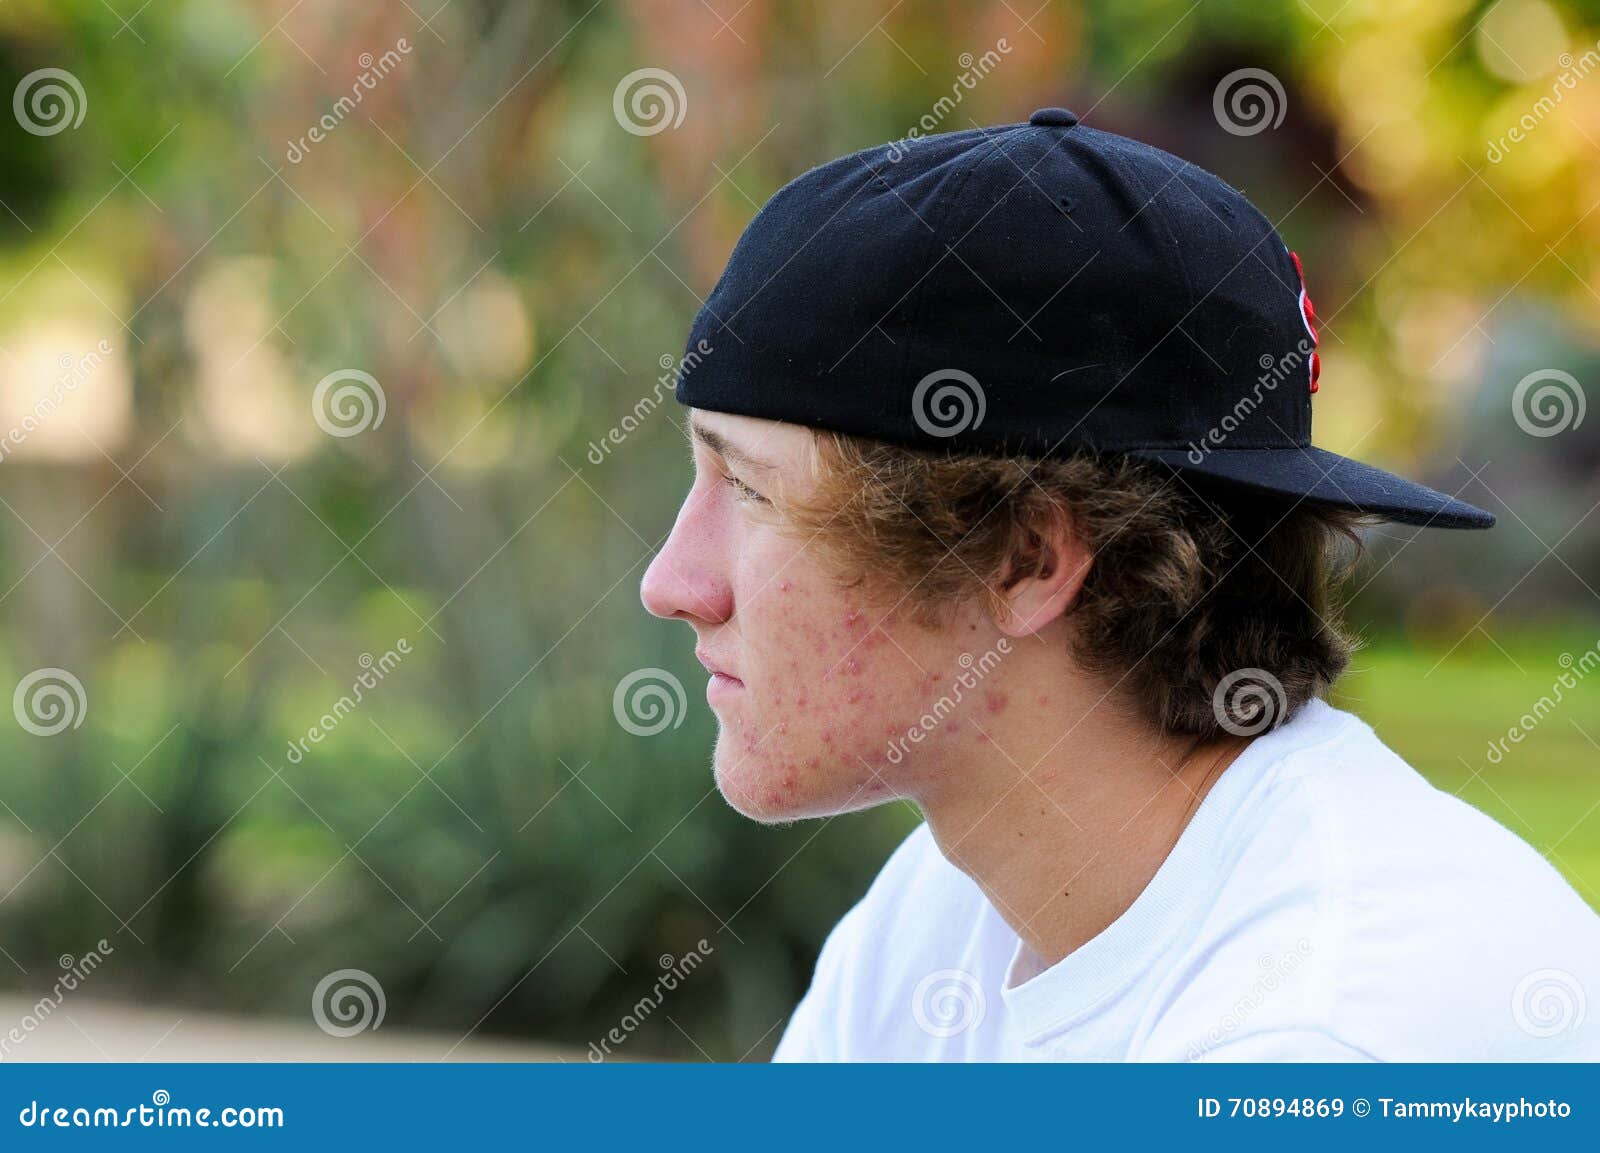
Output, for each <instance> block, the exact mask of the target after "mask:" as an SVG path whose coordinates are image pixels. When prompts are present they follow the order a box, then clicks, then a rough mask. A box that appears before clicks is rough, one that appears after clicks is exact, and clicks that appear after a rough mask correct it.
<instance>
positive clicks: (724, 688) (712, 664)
mask: <svg viewBox="0 0 1600 1153" xmlns="http://www.w3.org/2000/svg"><path fill="white" fill-rule="evenodd" d="M694 655H695V656H696V657H697V658H699V660H700V663H701V664H702V665H704V666H705V669H706V672H708V673H710V674H711V679H710V680H709V681H707V682H706V703H707V704H709V705H710V706H711V707H712V708H716V707H717V705H719V704H724V703H727V702H728V701H730V700H731V699H732V698H733V697H736V696H737V695H739V694H740V693H742V692H744V682H743V681H741V680H740V679H739V678H738V677H736V676H734V675H733V674H732V673H730V672H728V671H727V670H725V669H724V668H723V667H722V665H721V664H720V663H719V662H718V660H717V659H716V658H715V657H713V656H711V655H710V654H709V653H707V652H705V651H703V650H701V649H695V651H694Z"/></svg>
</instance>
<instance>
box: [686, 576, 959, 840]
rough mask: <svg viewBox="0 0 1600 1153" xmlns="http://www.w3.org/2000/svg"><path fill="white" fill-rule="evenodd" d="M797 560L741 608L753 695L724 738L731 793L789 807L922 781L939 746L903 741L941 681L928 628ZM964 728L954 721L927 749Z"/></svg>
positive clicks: (771, 809)
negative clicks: (928, 661) (921, 645)
mask: <svg viewBox="0 0 1600 1153" xmlns="http://www.w3.org/2000/svg"><path fill="white" fill-rule="evenodd" d="M795 567H796V565H795V563H794V562H791V563H790V565H789V566H788V568H787V569H785V570H784V572H781V573H780V574H779V575H777V576H775V577H773V578H771V579H770V580H769V581H768V583H767V584H766V585H765V586H764V587H762V588H761V589H760V590H759V592H758V593H756V594H754V595H752V596H751V597H750V599H749V601H748V602H746V604H745V606H744V610H745V611H740V612H739V613H738V614H737V616H738V617H739V618H742V619H741V620H740V621H739V627H740V637H741V641H740V644H741V650H742V652H743V655H744V658H745V668H746V674H747V675H746V687H747V691H748V693H749V696H748V698H747V699H746V701H745V702H743V704H744V707H742V708H741V709H739V710H737V713H736V715H732V716H729V717H727V718H725V723H724V725H723V731H722V737H721V739H720V740H719V744H718V754H717V769H718V779H719V782H720V783H721V784H722V786H723V792H724V794H725V795H727V796H728V799H729V800H730V801H732V802H733V803H734V805H735V807H736V808H739V809H740V810H741V811H743V812H746V813H747V814H748V815H752V816H757V817H758V818H764V819H790V818H793V817H797V816H807V815H820V814H823V813H828V812H838V811H841V810H843V809H848V808H853V807H859V806H861V805H865V804H869V803H872V802H875V801H879V800H883V799H886V798H887V797H888V796H890V795H898V794H904V793H907V792H914V791H916V788H915V786H916V783H917V781H916V779H915V774H919V773H922V772H926V771H927V770H928V768H929V763H930V761H931V760H932V758H929V757H927V756H925V755H919V756H917V757H905V756H904V755H903V753H902V754H901V755H899V756H897V755H896V752H895V744H896V741H897V739H898V738H902V737H903V736H904V734H905V733H906V731H907V729H908V728H909V727H911V726H913V725H915V723H916V720H917V718H918V717H919V716H920V715H921V714H922V712H923V710H924V708H925V707H926V704H927V702H928V701H930V700H932V699H933V698H934V697H936V696H937V695H938V686H939V685H940V684H942V683H943V678H942V677H941V674H940V673H938V672H926V673H925V672H923V671H922V670H921V669H920V668H919V667H918V665H919V664H921V663H922V658H914V654H915V653H916V652H917V647H916V646H917V645H918V642H919V641H924V640H925V637H924V636H922V635H918V634H916V633H915V631H914V630H913V629H912V627H911V626H909V625H907V624H906V623H905V622H904V621H899V620H896V619H893V618H892V617H890V618H889V619H886V618H885V611H884V609H883V608H881V607H871V606H868V605H866V604H864V603H862V600H861V598H860V596H859V594H856V595H852V594H851V593H850V591H849V590H837V589H834V588H832V587H830V586H829V585H828V583H827V582H826V581H825V580H822V579H819V578H818V577H816V576H815V575H800V574H798V573H795V575H788V574H789V573H791V572H793V571H794V569H795ZM961 731H962V725H961V724H960V722H959V721H958V720H956V719H954V718H951V719H950V720H948V721H946V722H945V724H944V725H942V726H941V729H940V731H939V732H938V733H936V734H935V735H934V740H930V741H929V746H928V751H930V752H931V751H932V749H933V748H934V747H935V744H934V741H935V740H937V741H938V742H944V741H948V740H950V739H952V738H954V737H956V736H957V735H958V734H959V733H960V732H961Z"/></svg>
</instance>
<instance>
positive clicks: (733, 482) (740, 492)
mask: <svg viewBox="0 0 1600 1153" xmlns="http://www.w3.org/2000/svg"><path fill="white" fill-rule="evenodd" d="M722 479H723V480H724V481H726V482H727V483H728V485H729V486H730V487H731V488H732V489H733V491H734V493H735V495H736V496H737V498H738V499H739V500H748V501H752V502H754V503H756V504H766V503H767V498H766V497H764V496H762V495H761V494H760V493H759V492H757V491H756V490H755V489H753V488H751V487H750V486H749V485H747V484H745V482H744V481H742V480H740V479H739V478H738V477H736V476H733V475H731V474H728V475H724V476H723V478H722Z"/></svg>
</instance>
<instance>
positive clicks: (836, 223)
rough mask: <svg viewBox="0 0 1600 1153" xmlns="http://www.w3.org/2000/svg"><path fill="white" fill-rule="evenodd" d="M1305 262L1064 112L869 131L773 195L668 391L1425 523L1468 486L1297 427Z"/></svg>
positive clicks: (1453, 515)
mask: <svg viewBox="0 0 1600 1153" xmlns="http://www.w3.org/2000/svg"><path fill="white" fill-rule="evenodd" d="M1316 344H1317V335H1316V317H1315V312H1314V309H1313V307H1312V305H1311V301H1310V297H1309V296H1308V295H1307V293H1306V290H1305V281H1304V277H1303V275H1302V269H1301V264H1300V260H1299V258H1298V257H1297V256H1296V255H1295V254H1294V253H1292V252H1290V250H1289V249H1288V248H1287V246H1286V245H1285V244H1284V242H1283V241H1282V239H1281V238H1280V237H1279V236H1278V233H1277V231H1276V230H1275V229H1274V228H1273V226H1272V225H1271V223H1269V222H1268V221H1267V219H1266V217H1264V216H1262V214H1261V213H1260V212H1258V211H1257V210H1256V209H1255V207H1254V206H1252V205H1251V204H1250V202H1249V201H1248V200H1246V199H1245V198H1244V195H1243V194H1242V193H1240V192H1239V191H1238V190H1237V189H1235V188H1232V187H1231V186H1229V185H1228V184H1227V183H1225V182H1224V181H1222V180H1220V179H1218V178H1217V177H1216V176H1213V175H1212V174H1211V173H1209V172H1206V171H1204V170H1203V169H1200V168H1197V167H1195V166H1194V165H1193V164H1190V163H1189V162H1187V161H1185V160H1182V159H1180V158H1178V157H1176V156H1173V155H1172V154H1170V153H1167V152H1163V151H1161V150H1160V149H1158V148H1153V147H1151V146H1150V145H1148V144H1143V143H1140V142H1139V141H1137V140H1130V139H1128V138H1127V137H1124V136H1118V135H1115V134H1113V133H1110V132H1102V131H1100V130H1098V129H1094V128H1089V127H1086V126H1085V125H1082V124H1079V123H1078V118H1077V117H1076V116H1075V115H1074V114H1073V113H1072V112H1070V111H1067V110H1066V109H1062V108H1046V109H1042V110H1040V111H1038V112H1035V113H1034V114H1033V116H1032V117H1031V118H1030V119H1029V120H1028V122H1027V123H1026V124H1008V125H1002V126H999V127H993V128H978V129H971V130H966V131H960V132H951V133H945V134H941V135H937V136H927V137H918V138H913V139H907V140H901V141H896V142H892V143H889V144H880V145H877V146H875V147H872V148H867V149H864V150H862V151H859V152H855V153H852V154H850V155H848V156H842V157H840V158H838V159H836V160H832V161H830V162H828V163H826V164H823V165H821V166H819V167H817V168H813V169H811V170H810V171H809V172H806V173H804V174H802V175H801V176H799V177H797V178H796V179H794V180H792V181H790V182H789V183H788V184H786V185H785V186H784V187H783V188H781V189H779V190H778V192H777V193H775V194H774V195H773V196H772V198H771V199H770V200H769V201H768V202H767V204H766V205H765V206H764V207H763V208H762V209H761V211H760V212H759V213H758V214H757V215H756V217H755V219H754V220H752V221H751V223H750V225H749V226H748V227H747V228H746V229H745V232H744V234H743V236H741V237H740V239H739V242H738V244H737V245H736V246H735V248H734V251H733V255H732V256H731V257H730V258H729V261H728V265H727V267H726V269H725V270H724V271H723V273H722V276H721V278H720V279H719V280H718V281H717V284H716V286H715V288H714V289H713V290H712V293H711V295H710V297H709V298H707V300H706V302H705V305H704V307H702V308H701V309H700V311H699V314H698V315H697V316H696V317H695V320H694V324H693V326H692V327H691V330H690V334H689V341H688V351H687V353H686V355H685V357H684V361H683V363H682V365H681V366H680V370H679V376H678V381H677V386H676V397H677V399H678V401H679V402H680V403H682V404H684V405H687V406H690V407H694V408H701V409H708V410H712V411H718V412H727V413H737V414H741V415H745V416H756V417H764V418H767V419H769V420H781V421H789V422H793V423H797V424H802V425H807V426H810V427H813V428H818V429H831V430H834V431H838V432H843V433H850V434H854V435H858V436H863V437H870V438H875V439H878V440H884V441H889V442H893V443H897V444H903V445H907V446H910V447H914V448H920V449H930V450H941V451H946V452H955V453H980V454H986V455H1021V456H1037V457H1048V456H1059V455H1065V454H1067V453H1071V452H1075V451H1078V450H1081V449H1089V450H1092V451H1095V452H1098V453H1107V454H1118V453H1125V454H1129V455H1132V456H1135V457H1139V458H1142V459H1145V460H1150V461H1154V462H1159V463H1161V464H1164V465H1167V466H1169V467H1171V468H1173V469H1175V470H1178V471H1179V472H1180V473H1183V474H1189V475H1200V476H1205V477H1209V478H1213V479H1215V480H1217V481H1219V482H1222V483H1224V484H1226V485H1230V486H1239V487H1242V488H1244V489H1245V490H1248V491H1253V492H1259V493H1267V494H1276V495H1278V496H1285V497H1293V498H1299V499H1304V500H1308V501H1312V502H1316V503H1320V504H1324V505H1332V506H1337V507H1340V508H1347V509H1354V510H1358V511H1361V512H1365V513H1370V514H1373V515H1374V516H1377V517H1380V518H1382V519H1385V520H1391V521H1398V522H1402V523H1406V524H1414V525H1425V526H1432V527H1435V528H1488V527H1490V526H1491V525H1493V524H1494V517H1493V516H1492V515H1491V514H1489V513H1487V512H1485V511H1483V510H1482V509H1479V508H1476V507H1474V506H1472V505H1470V504H1467V503H1465V502H1463V501H1460V500H1457V499H1455V498H1454V497H1451V496H1448V495H1446V494H1444V493H1441V492H1437V491H1435V490H1433V489H1431V488H1427V487H1425V486H1423V485H1420V484H1417V483H1415V482H1413V481H1409V480H1406V479H1405V478H1403V477H1400V476H1397V475H1395V474H1393V473H1389V472H1385V471H1383V470H1382V469H1378V468H1374V467H1372V466H1371V465H1367V464H1362V463H1361V462H1359V461H1356V460H1352V459H1350V458H1348V457H1343V456H1339V455H1337V454H1336V453H1332V452H1328V451H1326V450H1324V449H1320V448H1315V447H1313V446H1312V444H1311V412H1312V404H1313V396H1314V395H1316V396H1322V397H1327V396H1330V395H1331V396H1332V397H1333V400H1334V403H1337V396H1338V386H1337V383H1336V379H1335V374H1330V381H1331V383H1330V384H1329V386H1328V387H1327V388H1326V389H1321V388H1320V384H1321V382H1320V381H1319V376H1320V372H1321V364H1320V358H1319V357H1318V355H1317V351H1316Z"/></svg>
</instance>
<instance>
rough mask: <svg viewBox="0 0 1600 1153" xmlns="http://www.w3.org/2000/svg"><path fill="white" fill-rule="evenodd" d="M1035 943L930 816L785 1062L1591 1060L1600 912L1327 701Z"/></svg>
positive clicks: (1595, 1052) (840, 958)
mask: <svg viewBox="0 0 1600 1153" xmlns="http://www.w3.org/2000/svg"><path fill="white" fill-rule="evenodd" d="M1579 816H1580V814H1578V813H1576V812H1575V813H1574V814H1573V820H1574V821H1576V820H1577V819H1578V817H1579ZM1035 960H1036V958H1035V955H1034V954H1033V952H1032V950H1030V949H1028V948H1027V947H1026V946H1025V945H1023V944H1022V942H1021V941H1020V940H1019V939H1018V937H1017V935H1016V933H1014V932H1013V931H1012V930H1011V928H1010V927H1009V926H1008V925H1007V924H1006V922H1005V921H1004V920H1003V919H1002V918H1001V916H1000V914H999V913H997V912H996V911H995V909H994V907H993V906H992V905H991V904H990V903H989V901H988V900H987V899H986V898H985V897H984V895H983V893H982V892H981V891H980V890H979V889H978V887H977V886H976V885H975V884H974V883H973V882H972V881H971V880H970V879H969V878H968V877H967V876H966V875H965V874H964V873H962V872H961V871H960V870H959V869H957V868H956V867H955V866H954V865H951V864H950V863H949V862H948V861H946V860H945V859H944V857H942V856H941V855H940V853H939V850H938V848H937V846H936V845H935V843H934V841H933V837H932V835H931V834H930V833H929V831H928V828H927V826H926V825H923V826H920V827H919V828H918V829H917V830H916V831H915V832H913V833H912V834H911V836H910V837H908V838H907V839H906V841H905V843H904V844H902V845H901V846H900V848H899V849H897V850H896V851H895V853H894V856H893V857H891V858H890V860H889V862H888V864H886V865H885V866H884V868H883V871H882V872H881V873H880V874H879V875H878V878H877V880H876V881H875V882H874V883H873V885H872V888H871V889H870V890H869V891H868V893H867V895H866V897H865V898H863V899H862V901H861V902H860V904H858V905H857V906H856V907H855V908H854V909H852V910H851V911H850V912H849V913H848V914H847V915H846V916H845V918H844V919H843V920H842V921H840V922H839V924H838V926H837V927H836V928H835V929H834V931H833V932H832V934H830V935H829V937H828V940H827V943H826V945H824V947H823V950H822V955H821V957H820V958H819V960H818V962H817V969H816V975H815V977H814V979H813V981H812V984H811V989H810V991H809V992H808V993H807V994H806V996H805V999H804V1000H803V1001H801V1003H800V1005H799V1007H798V1008H797V1009H796V1010H795V1014H794V1017H793V1018H792V1020H791V1021H790V1022H789V1026H788V1028H787V1030H786V1031H785V1033H784V1036H783V1040H782V1042H781V1043H780V1044H779V1046H778V1052H777V1055H776V1058H775V1059H776V1060H780V1061H1012V1060H1016V1061H1030V1060H1091V1061H1123V1060H1142V1061H1192V1060H1243V1061H1279V1060H1284V1061H1294V1060H1299V1061H1357V1060H1381V1061H1502V1060H1540V1061H1542V1060H1574V1059H1579V1060H1600V1003H1597V1004H1596V1005H1595V1007H1594V1008H1595V1012H1593V1013H1591V1012H1590V1011H1589V1003H1588V1002H1589V999H1590V997H1591V996H1593V997H1596V998H1600V917H1597V916H1596V914H1595V913H1594V911H1593V910H1591V909H1590V908H1589V907H1588V906H1587V905H1586V904H1585V903H1584V901H1583V900H1582V899H1581V898H1580V897H1579V896H1578V894H1577V893H1576V892H1575V891H1574V890H1573V889H1572V887H1571V886H1570V885H1568V884H1567V882H1566V880H1565V879H1564V878H1563V877H1562V876H1561V875H1560V874H1559V873H1557V872H1556V870H1555V869H1554V868H1552V867H1551V866H1550V865H1549V864H1548V863H1547V862H1546V861H1545V859H1544V858H1543V857H1541V856H1540V855H1539V854H1538V853H1537V852H1536V851H1534V849H1533V848H1531V847H1530V846H1529V845H1528V844H1526V843H1525V842H1523V841H1522V840H1521V839H1519V838H1518V837H1516V836H1515V835H1513V834H1512V833H1510V832H1508V831H1507V830H1506V829H1504V828H1502V827H1501V826H1500V825H1498V824H1496V823H1495V822H1494V821H1493V820H1491V819H1490V818H1489V817H1487V816H1485V815H1484V814H1483V813H1481V812H1479V811H1478V810H1476V809H1474V808H1472V807H1471V806H1470V805H1467V804H1465V803H1464V802H1462V801H1460V800H1458V799H1456V798H1455V797H1453V796H1451V795H1450V794H1448V793H1444V792H1441V791H1440V790H1438V789H1436V788H1434V787H1433V786H1432V785H1430V784H1428V782H1427V781H1425V780H1424V779H1423V778H1422V777H1421V776H1420V775H1418V774H1417V772H1416V771H1415V770H1414V769H1412V768H1411V767H1410V766H1409V765H1407V764H1406V763H1405V762H1404V761H1403V760H1401V759H1400V758H1399V757H1398V756H1396V755H1395V754H1394V753H1393V752H1392V751H1391V750H1390V749H1388V748H1387V747H1386V746H1385V745H1384V744H1383V743H1382V742H1381V741H1380V740H1379V739H1378V737H1377V735H1376V734H1375V733H1373V731H1372V729H1371V728H1370V727H1369V726H1368V725H1367V724H1366V723H1365V722H1363V721H1362V720H1361V719H1360V718H1358V717H1356V716H1353V715H1351V714H1350V713H1347V712H1343V711H1341V710H1339V709H1335V708H1333V707H1332V706H1331V705H1329V704H1327V703H1326V702H1324V701H1321V700H1313V701H1311V702H1310V703H1309V704H1307V705H1306V706H1305V707H1304V708H1303V709H1302V710H1301V712H1300V713H1299V714H1298V715H1297V716H1296V717H1295V718H1294V719H1293V720H1292V721H1291V722H1290V723H1289V724H1286V725H1284V726H1283V727H1281V728H1279V729H1277V730H1275V731H1274V732H1271V733H1268V734H1266V735H1264V736H1262V737H1259V738H1257V739H1256V740H1255V741H1253V742H1252V743H1251V744H1250V745H1249V746H1248V747H1247V748H1246V749H1245V751H1244V753H1243V754H1241V755H1240V757H1239V758H1238V759H1237V760H1235V761H1234V763H1233V764H1232V765H1230V766H1229V767H1228V768H1227V769H1226V770H1225V771H1224V772H1223V774H1222V776H1221V777H1220V778H1219V779H1218V780H1217V782H1216V783H1215V784H1214V785H1213V786H1212V789H1211V791H1210V792H1209V793H1207V794H1206V796H1205V798H1204V800H1203V801H1202V802H1201V804H1200V806H1199V808H1198V810H1197V811H1196V813H1195V815H1194V817H1193V819H1192V820H1191V822H1190V824H1189V825H1188V827H1187V828H1186V829H1185V830H1184V832H1183V835H1182V836H1181V837H1180V838H1179V840H1178V843H1177V845H1176V846H1175V847H1174V848H1173V851H1172V853H1171V854H1170V855H1169V856H1168V858H1167V860H1166V861H1165V862H1164V863H1163V864H1162V866H1161V868H1160V869H1159V870H1158V871H1157V872H1156V875H1155V877H1154V878H1153V879H1152V880H1151V882H1150V884H1149V886H1148V887H1147V888H1146V889H1145V890H1144V892H1143V893H1141V894H1140V896H1139V897H1138V899H1137V900H1135V901H1134V903H1133V905H1132V906H1131V907H1130V908H1129V909H1128V910H1127V911H1126V912H1125V913H1124V914H1123V915H1122V916H1121V917H1120V918H1118V919H1117V920H1116V921H1115V922H1114V923H1113V924H1112V925H1110V926H1109V927H1108V928H1107V929H1106V930H1105V931H1104V932H1102V933H1101V934H1100V935H1099V936H1097V937H1095V938H1094V939H1092V940H1090V941H1088V942H1087V943H1086V944H1084V945H1083V946H1081V947H1080V948H1078V949H1077V950H1075V951H1074V952H1073V953H1071V954H1070V955H1069V956H1067V957H1066V958H1065V959H1064V960H1062V961H1060V962H1059V963H1057V964H1056V965H1054V966H1051V967H1049V968H1046V969H1044V971H1043V972H1039V971H1038V968H1039V966H1038V965H1036V964H1034V963H1032V962H1033V961H1035Z"/></svg>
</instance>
